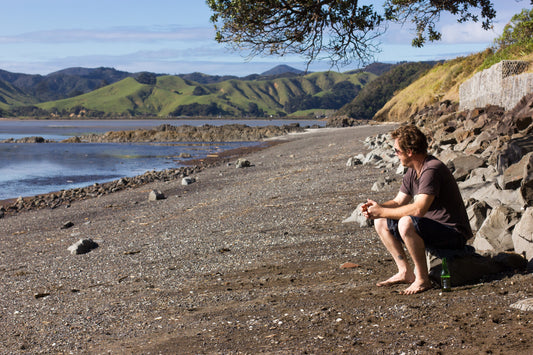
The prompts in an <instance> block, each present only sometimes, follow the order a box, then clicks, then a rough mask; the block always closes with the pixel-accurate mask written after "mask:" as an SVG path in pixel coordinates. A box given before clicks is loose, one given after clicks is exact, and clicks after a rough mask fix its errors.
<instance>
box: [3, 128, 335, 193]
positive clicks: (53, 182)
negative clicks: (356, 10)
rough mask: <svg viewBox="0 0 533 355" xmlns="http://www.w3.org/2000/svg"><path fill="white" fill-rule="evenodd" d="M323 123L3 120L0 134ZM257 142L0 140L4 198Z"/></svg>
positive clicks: (58, 136)
mask: <svg viewBox="0 0 533 355" xmlns="http://www.w3.org/2000/svg"><path fill="white" fill-rule="evenodd" d="M235 123H238V124H245V125H248V126H268V125H274V126H282V125H286V124H292V123H299V124H300V125H301V126H312V125H318V126H324V125H325V122H324V121H315V120H269V119H263V120H182V119H173V120H0V140H5V139H8V138H15V139H18V138H23V137H30V136H39V137H43V138H45V139H48V140H55V141H60V140H63V139H66V138H68V137H71V136H80V135H84V134H89V133H104V132H108V131H118V130H131V129H139V128H154V127H157V126H159V125H162V124H171V125H174V126H179V125H190V126H202V125H205V124H209V125H212V126H220V125H225V124H235ZM254 144H257V143H256V142H238V143H162V144H150V143H142V144H121V143H99V144H88V143H81V144H80V143H78V144H63V143H46V144H13V143H4V144H0V200H4V199H8V198H16V197H19V196H32V195H38V194H43V193H47V192H51V191H59V190H62V189H70V188H76V187H83V186H88V185H92V184H94V183H96V182H98V183H102V182H106V181H111V180H114V179H118V178H121V177H131V176H135V175H140V174H144V173H145V172H146V171H149V170H163V169H168V168H176V167H179V166H180V165H179V161H180V159H179V158H178V157H179V156H180V154H182V153H185V154H190V155H191V158H202V157H205V156H206V155H208V154H213V153H217V152H220V151H223V150H228V149H232V148H237V147H242V146H249V145H254Z"/></svg>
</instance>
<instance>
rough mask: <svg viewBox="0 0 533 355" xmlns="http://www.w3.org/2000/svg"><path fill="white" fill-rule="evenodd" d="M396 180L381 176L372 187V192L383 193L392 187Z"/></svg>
mask: <svg viewBox="0 0 533 355" xmlns="http://www.w3.org/2000/svg"><path fill="white" fill-rule="evenodd" d="M395 181H396V179H395V178H392V177H388V176H380V177H379V178H378V179H377V181H376V182H375V183H374V184H373V185H372V188H371V190H372V191H374V192H379V191H383V190H384V189H385V188H386V187H388V186H391V185H392V183H393V182H395Z"/></svg>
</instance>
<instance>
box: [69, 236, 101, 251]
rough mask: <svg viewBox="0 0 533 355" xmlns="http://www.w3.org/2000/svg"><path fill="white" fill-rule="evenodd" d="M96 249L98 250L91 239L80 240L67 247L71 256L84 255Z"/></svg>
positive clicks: (96, 244)
mask: <svg viewBox="0 0 533 355" xmlns="http://www.w3.org/2000/svg"><path fill="white" fill-rule="evenodd" d="M96 248H98V243H96V242H94V241H93V240H92V239H80V240H79V241H77V242H76V243H74V244H72V245H71V246H70V247H68V251H70V253H71V254H86V253H88V252H90V251H91V250H93V249H96Z"/></svg>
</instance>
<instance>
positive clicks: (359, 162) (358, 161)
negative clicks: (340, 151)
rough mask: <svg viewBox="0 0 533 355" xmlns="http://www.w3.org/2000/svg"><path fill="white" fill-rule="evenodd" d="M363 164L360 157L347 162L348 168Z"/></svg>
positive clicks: (351, 158)
mask: <svg viewBox="0 0 533 355" xmlns="http://www.w3.org/2000/svg"><path fill="white" fill-rule="evenodd" d="M361 164H363V161H362V160H361V159H360V158H358V157H350V158H349V159H348V161H347V162H346V166H356V165H361Z"/></svg>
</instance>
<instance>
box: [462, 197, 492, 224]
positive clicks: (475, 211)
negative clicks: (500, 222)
mask: <svg viewBox="0 0 533 355" xmlns="http://www.w3.org/2000/svg"><path fill="white" fill-rule="evenodd" d="M491 210H492V209H491V207H490V206H489V204H488V203H486V202H485V201H476V202H475V203H473V204H472V205H471V206H469V207H468V208H467V209H466V213H467V214H468V220H469V221H470V227H471V228H472V230H473V231H477V230H479V228H480V227H481V225H482V224H483V222H484V221H485V219H486V218H487V215H488V214H489V213H490V211H491Z"/></svg>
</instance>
